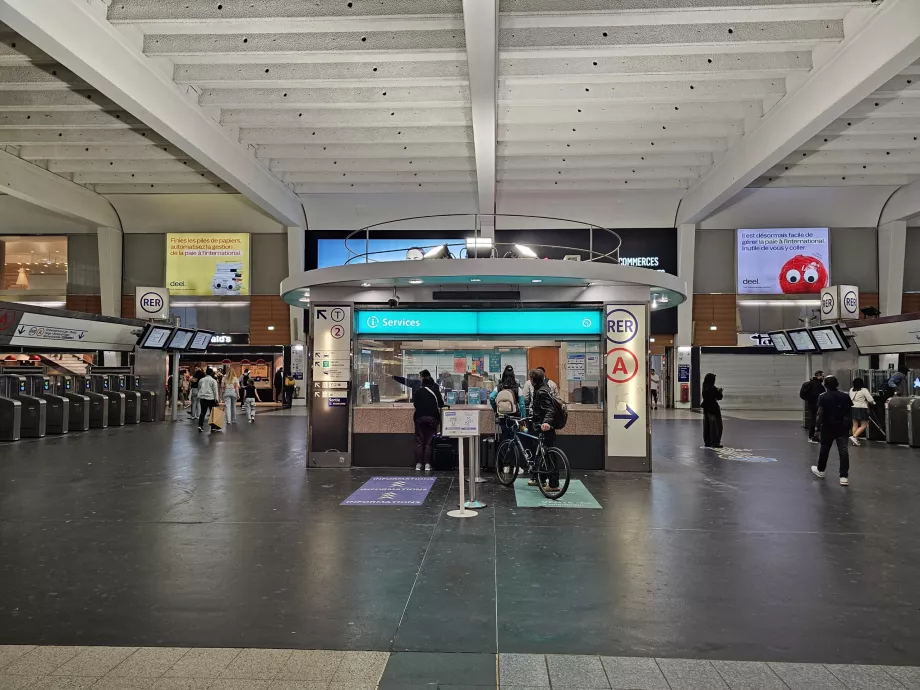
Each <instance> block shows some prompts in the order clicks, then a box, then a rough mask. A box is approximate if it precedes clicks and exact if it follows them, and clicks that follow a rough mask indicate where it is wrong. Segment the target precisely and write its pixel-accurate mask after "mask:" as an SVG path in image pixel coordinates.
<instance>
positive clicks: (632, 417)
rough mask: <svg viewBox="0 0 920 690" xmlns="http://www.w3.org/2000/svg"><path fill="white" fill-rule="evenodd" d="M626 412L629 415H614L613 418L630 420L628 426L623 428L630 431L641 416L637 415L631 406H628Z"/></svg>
mask: <svg viewBox="0 0 920 690" xmlns="http://www.w3.org/2000/svg"><path fill="white" fill-rule="evenodd" d="M626 411H627V412H628V413H629V414H615V415H613V418H614V419H628V420H629V421H628V422H626V426H624V427H623V428H624V429H628V428H629V427H631V426H632V425H633V423H634V422H635V421H636V420H637V419H639V415H637V414H636V413H635V412H634V411H633V409H632V408H631V407H630V406H629V405H627V406H626Z"/></svg>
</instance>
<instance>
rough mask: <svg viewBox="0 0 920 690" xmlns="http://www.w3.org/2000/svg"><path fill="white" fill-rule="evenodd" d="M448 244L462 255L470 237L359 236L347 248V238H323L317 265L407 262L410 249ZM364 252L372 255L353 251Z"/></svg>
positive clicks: (423, 248)
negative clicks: (383, 238) (441, 238)
mask: <svg viewBox="0 0 920 690" xmlns="http://www.w3.org/2000/svg"><path fill="white" fill-rule="evenodd" d="M442 244H446V245H447V246H448V248H449V249H450V252H451V253H452V254H453V255H454V256H459V255H460V250H461V249H463V248H464V247H466V240H432V239H426V238H424V237H418V238H413V239H411V240H382V239H374V238H371V240H370V243H368V242H367V241H365V240H364V239H360V238H357V237H355V238H354V239H351V240H349V241H348V248H346V247H345V240H343V239H334V240H330V239H320V240H317V241H316V267H317V268H328V267H330V266H344V265H345V264H346V262H348V260H349V259H351V262H350V263H349V265H351V264H364V263H378V262H382V261H405V260H406V252H407V251H408V250H410V249H421V250H422V251H423V252H424V251H427V250H428V249H431V248H432V247H439V246H441V245H442ZM349 249H351V252H355V253H358V254H364V253H365V252H367V253H368V254H369V256H368V257H365V256H355V255H354V254H353V253H351V252H349V251H348V250H349Z"/></svg>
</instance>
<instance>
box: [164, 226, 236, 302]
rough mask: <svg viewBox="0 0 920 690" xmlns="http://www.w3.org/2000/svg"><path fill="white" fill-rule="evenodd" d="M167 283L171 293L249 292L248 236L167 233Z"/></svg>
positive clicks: (215, 293) (208, 294)
mask: <svg viewBox="0 0 920 690" xmlns="http://www.w3.org/2000/svg"><path fill="white" fill-rule="evenodd" d="M166 285H167V286H168V287H169V292H170V294H172V295H196V296H204V295H207V296H213V295H218V296H227V295H248V294H249V235H248V234H247V233H239V232H235V233H229V232H225V233H210V234H194V235H192V234H182V233H168V234H167V235H166Z"/></svg>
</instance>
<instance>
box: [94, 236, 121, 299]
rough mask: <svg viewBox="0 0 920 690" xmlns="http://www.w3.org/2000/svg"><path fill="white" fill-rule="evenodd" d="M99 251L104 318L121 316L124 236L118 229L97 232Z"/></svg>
mask: <svg viewBox="0 0 920 690" xmlns="http://www.w3.org/2000/svg"><path fill="white" fill-rule="evenodd" d="M96 242H97V244H98V251H99V296H100V298H101V301H102V314H103V316H121V281H122V234H121V230H119V229H118V228H110V227H100V228H98V229H97V231H96Z"/></svg>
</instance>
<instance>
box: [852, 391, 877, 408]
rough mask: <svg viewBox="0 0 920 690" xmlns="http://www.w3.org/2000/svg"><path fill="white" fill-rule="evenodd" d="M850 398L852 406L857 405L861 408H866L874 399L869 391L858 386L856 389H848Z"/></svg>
mask: <svg viewBox="0 0 920 690" xmlns="http://www.w3.org/2000/svg"><path fill="white" fill-rule="evenodd" d="M850 400H852V401H853V407H858V408H860V409H863V410H868V409H869V405H874V404H875V400H873V399H872V396H871V395H869V391H868V390H866V389H865V388H860V389H859V390H858V391H854V390H853V389H850Z"/></svg>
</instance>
